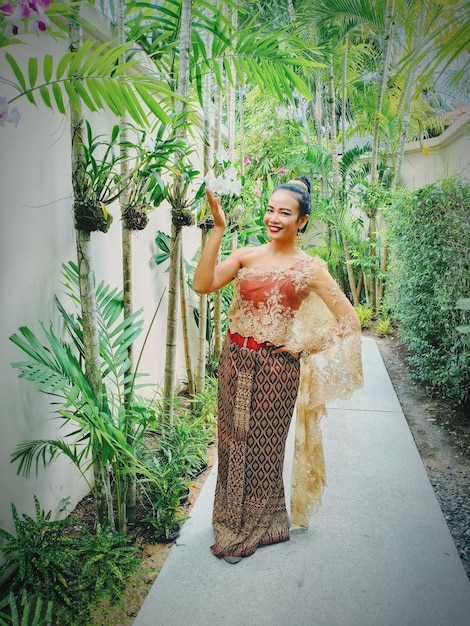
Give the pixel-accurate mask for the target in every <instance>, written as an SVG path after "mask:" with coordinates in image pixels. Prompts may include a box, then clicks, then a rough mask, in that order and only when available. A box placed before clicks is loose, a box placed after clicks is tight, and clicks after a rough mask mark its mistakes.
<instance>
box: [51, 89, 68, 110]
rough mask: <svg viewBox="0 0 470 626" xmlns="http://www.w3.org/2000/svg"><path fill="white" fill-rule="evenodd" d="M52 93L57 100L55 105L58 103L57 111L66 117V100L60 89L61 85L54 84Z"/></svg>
mask: <svg viewBox="0 0 470 626" xmlns="http://www.w3.org/2000/svg"><path fill="white" fill-rule="evenodd" d="M52 93H53V95H54V99H55V103H56V106H57V109H58V110H59V111H60V113H62V114H63V115H65V113H66V109H65V106H64V99H63V97H62V89H61V88H60V85H58V84H57V83H53V84H52Z"/></svg>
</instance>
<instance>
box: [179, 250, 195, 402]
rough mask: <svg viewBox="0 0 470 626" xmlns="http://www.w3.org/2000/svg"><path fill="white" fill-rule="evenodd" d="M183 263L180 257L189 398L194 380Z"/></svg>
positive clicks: (192, 392)
mask: <svg viewBox="0 0 470 626" xmlns="http://www.w3.org/2000/svg"><path fill="white" fill-rule="evenodd" d="M184 278H185V274H184V263H183V256H182V255H180V272H179V279H180V305H181V306H180V308H181V323H182V326H183V342H184V360H185V364H186V375H187V377H188V393H189V397H190V398H192V397H193V396H194V378H193V367H192V364H191V352H190V349H189V332H188V305H187V301H186V282H185V280H184Z"/></svg>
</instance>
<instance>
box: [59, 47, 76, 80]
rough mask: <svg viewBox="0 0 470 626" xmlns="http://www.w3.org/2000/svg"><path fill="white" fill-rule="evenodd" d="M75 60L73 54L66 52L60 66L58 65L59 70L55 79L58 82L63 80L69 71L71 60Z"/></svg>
mask: <svg viewBox="0 0 470 626" xmlns="http://www.w3.org/2000/svg"><path fill="white" fill-rule="evenodd" d="M72 59H73V53H72V52H66V53H65V54H64V56H63V57H62V58H61V59H60V61H59V63H58V65H57V70H56V73H55V77H56V79H57V80H60V79H61V78H62V76H63V75H64V73H65V70H66V69H67V67H68V65H69V63H70V62H71V60H72Z"/></svg>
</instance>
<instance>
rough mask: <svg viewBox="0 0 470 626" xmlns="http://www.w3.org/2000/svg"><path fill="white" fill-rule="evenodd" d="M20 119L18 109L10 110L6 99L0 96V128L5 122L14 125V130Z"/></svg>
mask: <svg viewBox="0 0 470 626" xmlns="http://www.w3.org/2000/svg"><path fill="white" fill-rule="evenodd" d="M20 118H21V116H20V112H19V111H18V109H17V108H16V107H13V108H12V109H11V110H10V106H9V104H8V102H7V99H6V98H5V97H4V96H0V126H5V122H10V123H11V124H14V125H15V128H16V127H17V126H18V123H19V121H20Z"/></svg>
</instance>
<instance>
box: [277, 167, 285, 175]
mask: <svg viewBox="0 0 470 626" xmlns="http://www.w3.org/2000/svg"><path fill="white" fill-rule="evenodd" d="M286 172H287V170H286V169H284V168H283V167H280V168H279V169H278V170H277V173H278V174H285V173H286Z"/></svg>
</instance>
